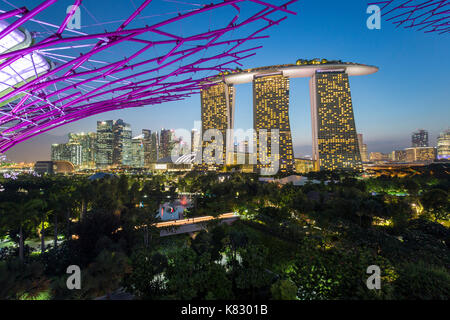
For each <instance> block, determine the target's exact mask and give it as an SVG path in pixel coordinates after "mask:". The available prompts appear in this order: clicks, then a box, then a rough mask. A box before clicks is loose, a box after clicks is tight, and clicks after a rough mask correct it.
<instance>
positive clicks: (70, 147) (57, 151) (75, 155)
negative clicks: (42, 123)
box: [51, 142, 82, 167]
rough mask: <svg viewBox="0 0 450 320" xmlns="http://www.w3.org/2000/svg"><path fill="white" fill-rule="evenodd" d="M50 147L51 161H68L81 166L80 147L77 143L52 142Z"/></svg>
mask: <svg viewBox="0 0 450 320" xmlns="http://www.w3.org/2000/svg"><path fill="white" fill-rule="evenodd" d="M51 148H52V149H51V159H52V161H69V162H71V163H72V164H73V165H74V166H77V167H79V166H81V164H82V147H81V145H80V144H79V143H70V142H69V143H61V144H53V145H52V147H51Z"/></svg>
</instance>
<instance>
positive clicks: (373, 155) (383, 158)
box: [370, 152, 390, 162]
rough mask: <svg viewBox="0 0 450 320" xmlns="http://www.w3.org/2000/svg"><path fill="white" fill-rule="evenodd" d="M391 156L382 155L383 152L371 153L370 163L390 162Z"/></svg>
mask: <svg viewBox="0 0 450 320" xmlns="http://www.w3.org/2000/svg"><path fill="white" fill-rule="evenodd" d="M389 160H390V156H389V154H387V153H381V152H371V153H370V161H373V162H380V161H381V162H383V161H389Z"/></svg>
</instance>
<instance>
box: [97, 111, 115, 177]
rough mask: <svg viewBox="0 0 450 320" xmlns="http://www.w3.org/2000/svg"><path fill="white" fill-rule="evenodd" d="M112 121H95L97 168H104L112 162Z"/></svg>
mask: <svg viewBox="0 0 450 320" xmlns="http://www.w3.org/2000/svg"><path fill="white" fill-rule="evenodd" d="M113 141H114V136H113V121H112V120H107V121H97V147H96V150H97V158H96V166H97V168H104V167H107V166H110V165H112V163H113Z"/></svg>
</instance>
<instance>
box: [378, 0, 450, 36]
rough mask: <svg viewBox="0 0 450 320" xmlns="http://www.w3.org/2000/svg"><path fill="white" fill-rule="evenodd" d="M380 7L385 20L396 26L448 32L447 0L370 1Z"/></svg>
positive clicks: (449, 14) (448, 13) (449, 7)
mask: <svg viewBox="0 0 450 320" xmlns="http://www.w3.org/2000/svg"><path fill="white" fill-rule="evenodd" d="M369 5H378V6H382V7H381V14H382V15H383V16H384V17H385V18H386V21H392V23H393V24H395V25H396V26H397V27H400V26H402V27H403V28H405V29H409V28H412V29H415V30H418V31H423V32H425V33H432V32H433V33H438V34H445V33H449V32H450V1H449V0H427V1H424V0H420V1H419V0H407V1H405V0H388V1H377V2H371V3H369Z"/></svg>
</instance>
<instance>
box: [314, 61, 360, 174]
mask: <svg viewBox="0 0 450 320" xmlns="http://www.w3.org/2000/svg"><path fill="white" fill-rule="evenodd" d="M310 90H311V116H312V129H313V155H314V160H316V161H317V160H318V161H319V168H320V170H335V169H351V170H362V163H361V152H360V151H359V146H358V137H357V134H356V127H355V119H354V115H353V105H352V98H351V94H350V84H349V80H348V75H347V73H345V71H334V70H333V71H326V70H322V71H316V73H315V74H314V75H313V76H312V78H311V80H310Z"/></svg>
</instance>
